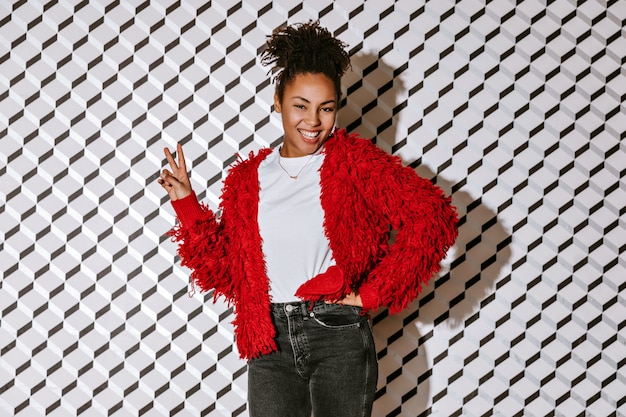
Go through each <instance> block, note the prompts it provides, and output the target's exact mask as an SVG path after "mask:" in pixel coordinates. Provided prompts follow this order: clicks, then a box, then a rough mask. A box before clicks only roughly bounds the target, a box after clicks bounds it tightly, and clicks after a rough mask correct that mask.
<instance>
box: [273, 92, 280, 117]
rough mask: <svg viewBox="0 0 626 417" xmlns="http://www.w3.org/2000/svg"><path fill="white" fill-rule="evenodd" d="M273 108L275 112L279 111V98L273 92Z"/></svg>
mask: <svg viewBox="0 0 626 417" xmlns="http://www.w3.org/2000/svg"><path fill="white" fill-rule="evenodd" d="M274 110H275V111H276V113H280V99H279V98H278V94H276V93H274Z"/></svg>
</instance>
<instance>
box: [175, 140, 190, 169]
mask: <svg viewBox="0 0 626 417" xmlns="http://www.w3.org/2000/svg"><path fill="white" fill-rule="evenodd" d="M176 153H177V154H178V168H179V169H180V170H182V171H183V172H187V164H186V163H185V154H184V153H183V145H181V144H180V143H177V144H176Z"/></svg>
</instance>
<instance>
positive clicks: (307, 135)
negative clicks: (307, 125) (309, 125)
mask: <svg viewBox="0 0 626 417" xmlns="http://www.w3.org/2000/svg"><path fill="white" fill-rule="evenodd" d="M298 132H299V133H300V134H301V135H302V137H303V138H304V140H306V141H311V142H313V141H315V140H316V139H317V138H318V137H319V135H320V133H321V132H320V131H319V130H318V131H315V132H311V131H308V130H302V129H298Z"/></svg>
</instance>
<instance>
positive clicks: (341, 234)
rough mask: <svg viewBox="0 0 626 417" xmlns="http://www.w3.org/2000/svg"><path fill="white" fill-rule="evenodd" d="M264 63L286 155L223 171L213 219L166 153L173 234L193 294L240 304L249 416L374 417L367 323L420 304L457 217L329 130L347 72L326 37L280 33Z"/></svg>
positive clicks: (343, 57)
mask: <svg viewBox="0 0 626 417" xmlns="http://www.w3.org/2000/svg"><path fill="white" fill-rule="evenodd" d="M262 59H263V63H264V64H268V65H273V67H272V70H273V71H274V73H275V74H276V75H275V77H274V78H275V81H276V92H275V96H274V109H275V110H276V112H277V113H280V114H281V116H282V124H283V128H284V139H283V142H282V144H281V145H280V146H279V147H277V148H275V149H262V150H260V151H259V152H258V153H256V154H254V153H251V154H250V155H249V157H248V158H247V159H245V160H241V159H240V160H239V161H238V162H237V163H235V164H234V165H233V166H232V167H231V168H230V170H229V173H228V176H227V177H226V180H225V181H224V188H223V192H222V196H221V202H220V210H221V217H220V218H219V219H218V218H217V217H216V215H215V213H213V212H212V211H211V210H209V209H208V208H207V206H205V205H202V204H200V203H199V202H198V200H197V198H196V195H195V193H194V192H193V190H192V189H191V185H190V182H189V177H188V175H187V169H186V166H185V159H184V155H183V150H182V148H181V146H180V145H178V147H177V154H178V157H177V161H175V160H174V157H173V156H172V154H171V152H170V151H169V150H168V149H165V155H166V157H167V160H168V162H169V165H170V168H171V171H170V170H167V169H165V170H163V172H162V174H161V176H160V179H159V183H160V184H161V185H162V186H163V188H164V189H165V190H166V191H167V192H168V194H169V196H170V198H171V200H172V205H173V207H174V210H175V212H176V215H177V217H178V220H179V224H178V226H177V227H176V228H175V229H174V230H173V231H172V236H173V238H174V240H175V241H177V242H179V244H180V246H179V254H180V256H181V259H182V262H181V263H182V265H185V266H187V267H189V268H190V269H191V270H192V272H191V277H192V279H193V281H194V283H195V284H196V285H197V286H199V287H200V288H201V289H202V290H204V291H208V290H210V289H213V290H214V291H215V297H218V296H224V297H225V298H226V299H227V300H228V301H229V302H232V303H233V304H234V306H235V313H236V318H235V321H234V325H235V337H236V342H237V347H238V350H239V353H240V355H241V357H242V358H245V359H247V360H248V389H249V392H248V400H249V410H250V415H251V416H252V417H257V416H259V417H267V416H272V417H281V416H285V417H299V416H302V417H305V416H306V417H310V416H311V412H312V413H313V414H314V415H315V416H318V417H324V416H336V417H343V416H345V417H357V416H358V417H364V416H370V415H371V409H372V403H373V400H374V393H375V390H376V379H377V363H376V350H375V346H374V343H373V338H372V333H371V328H370V325H369V321H368V319H367V313H368V312H369V311H372V310H376V309H378V308H380V307H382V306H385V307H387V308H389V310H390V312H391V313H394V312H398V311H400V310H401V309H403V308H404V307H406V306H407V305H408V304H409V303H410V302H411V301H412V300H413V299H414V298H415V297H416V296H417V295H418V293H419V291H420V289H421V285H422V284H425V283H426V282H427V281H428V280H429V279H430V277H431V276H432V275H433V274H434V273H436V272H437V271H438V270H439V262H440V261H441V260H442V258H443V257H444V256H445V254H446V251H447V250H448V248H449V247H450V246H451V245H452V244H453V243H454V239H455V238H456V234H457V230H456V223H457V217H456V212H455V210H454V208H453V207H452V206H451V204H450V199H449V198H447V197H445V196H444V195H443V193H442V191H441V190H440V189H439V188H437V187H435V186H433V185H432V184H431V182H430V181H428V180H426V179H423V178H420V177H419V176H418V175H417V174H416V173H415V172H414V171H413V170H411V169H409V168H407V167H403V166H402V165H401V163H400V160H399V159H398V158H396V157H392V156H390V155H388V154H386V153H384V152H383V151H381V150H380V149H378V148H377V147H376V146H374V145H372V143H371V142H370V141H368V140H365V139H361V138H359V137H357V135H353V134H348V133H347V132H346V131H345V130H339V129H336V127H335V121H336V117H337V111H338V106H339V98H340V92H341V89H340V82H341V77H342V75H343V74H344V73H345V71H346V70H347V69H348V68H349V66H350V61H349V56H348V54H347V52H346V51H345V45H344V44H343V43H342V42H341V41H339V40H338V39H336V38H334V37H333V36H332V35H331V34H330V33H329V32H328V31H327V30H326V29H324V28H323V27H320V26H319V24H318V23H317V22H309V23H305V24H297V25H294V26H289V27H285V28H282V29H279V30H277V31H275V32H274V33H273V34H272V35H271V36H270V37H269V38H268V42H267V48H266V49H265V50H264V52H263V53H262ZM390 228H391V229H393V230H395V231H396V235H395V242H394V243H393V244H392V245H389V244H388V239H389V231H390Z"/></svg>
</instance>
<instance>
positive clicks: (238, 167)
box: [226, 148, 272, 181]
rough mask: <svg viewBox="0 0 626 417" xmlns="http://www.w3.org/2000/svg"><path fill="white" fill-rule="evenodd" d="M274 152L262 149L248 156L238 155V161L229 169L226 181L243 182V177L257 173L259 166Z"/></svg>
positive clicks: (251, 152)
mask: <svg viewBox="0 0 626 417" xmlns="http://www.w3.org/2000/svg"><path fill="white" fill-rule="evenodd" d="M271 152H272V149H271V148H262V149H259V150H257V151H250V153H249V154H248V156H245V157H244V156H242V155H241V154H237V159H236V160H235V162H233V163H232V164H231V165H230V166H229V167H228V175H227V176H226V181H229V180H230V181H234V180H241V179H242V177H246V176H249V175H250V174H251V173H252V172H256V171H257V169H258V167H259V164H260V163H261V162H263V160H265V158H267V156H268V155H269V154H270V153H271Z"/></svg>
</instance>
